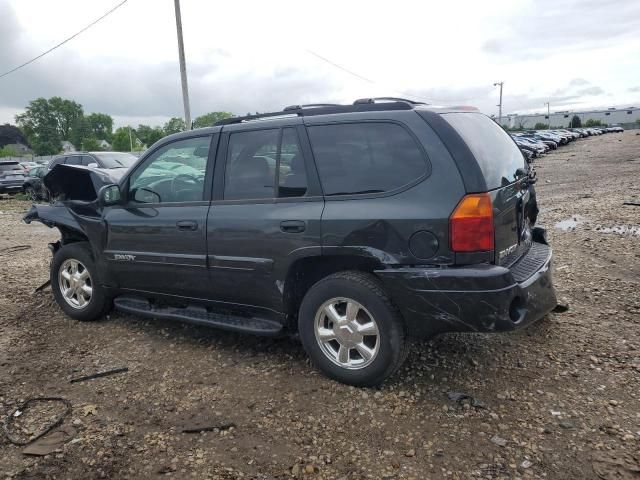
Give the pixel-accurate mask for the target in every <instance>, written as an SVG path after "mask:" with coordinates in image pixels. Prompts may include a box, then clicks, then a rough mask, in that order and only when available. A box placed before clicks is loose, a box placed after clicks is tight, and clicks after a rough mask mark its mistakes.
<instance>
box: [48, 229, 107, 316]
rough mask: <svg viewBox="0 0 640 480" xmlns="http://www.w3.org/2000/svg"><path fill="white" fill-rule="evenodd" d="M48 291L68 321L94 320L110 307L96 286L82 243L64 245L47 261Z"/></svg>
mask: <svg viewBox="0 0 640 480" xmlns="http://www.w3.org/2000/svg"><path fill="white" fill-rule="evenodd" d="M51 288H52V290H53V296H54V298H55V299H56V302H57V303H58V306H60V308H61V309H62V310H63V311H64V312H65V313H66V314H67V315H69V316H70V317H71V318H75V319H76V320H81V321H91V320H97V319H98V318H100V317H102V316H103V315H104V314H105V313H106V312H107V311H108V310H109V308H110V307H111V301H110V299H109V298H108V297H107V295H106V292H105V290H104V288H103V287H102V286H101V285H100V284H99V282H98V277H97V272H96V267H95V262H94V260H93V256H92V255H91V250H90V248H89V244H88V243H86V242H78V243H72V244H69V245H65V246H63V247H62V248H60V250H58V251H57V252H56V254H55V255H54V257H53V261H52V262H51Z"/></svg>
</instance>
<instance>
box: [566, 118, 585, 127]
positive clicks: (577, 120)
mask: <svg viewBox="0 0 640 480" xmlns="http://www.w3.org/2000/svg"><path fill="white" fill-rule="evenodd" d="M569 126H570V127H571V128H580V127H582V120H580V117H579V116H578V115H574V116H573V118H572V119H571V123H570V124H569Z"/></svg>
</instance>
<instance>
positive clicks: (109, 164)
mask: <svg viewBox="0 0 640 480" xmlns="http://www.w3.org/2000/svg"><path fill="white" fill-rule="evenodd" d="M95 156H96V157H98V158H99V159H100V161H101V162H102V164H103V165H104V168H129V167H131V166H132V165H133V164H134V163H136V162H137V161H138V158H137V157H136V156H134V155H131V154H130V153H98V154H95Z"/></svg>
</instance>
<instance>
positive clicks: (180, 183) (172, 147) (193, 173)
mask: <svg viewBox="0 0 640 480" xmlns="http://www.w3.org/2000/svg"><path fill="white" fill-rule="evenodd" d="M210 144H211V137H197V138H187V139H184V140H178V141H176V142H173V143H170V144H168V145H165V146H164V147H162V148H160V149H159V150H157V151H155V152H154V153H153V154H152V155H151V156H150V157H149V158H147V159H146V160H145V161H144V163H143V164H142V165H141V166H140V167H139V168H137V169H136V171H135V172H133V174H132V175H131V177H130V179H129V194H128V195H127V198H128V199H129V201H131V202H134V203H170V202H197V201H200V200H202V197H203V195H204V177H205V171H206V169H207V158H208V156H209V145H210Z"/></svg>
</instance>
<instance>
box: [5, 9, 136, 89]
mask: <svg viewBox="0 0 640 480" xmlns="http://www.w3.org/2000/svg"><path fill="white" fill-rule="evenodd" d="M128 1H129V0H123V1H122V2H120V3H119V4H118V5H116V6H115V7H113V8H112V9H111V10H109V11H108V12H107V13H105V14H104V15H102V16H101V17H100V18H98V19H96V20H94V21H93V22H91V23H90V24H89V25H87V26H86V27H84V28H83V29H82V30H80V31H78V32H76V33H74V34H73V35H71V36H70V37H69V38H67V39H66V40H63V41H62V42H60V43H58V44H57V45H55V46H53V47H51V48H50V49H49V50H47V51H46V52H43V53H41V54H40V55H38V56H37V57H33V58H32V59H31V60H29V61H27V62H24V63H23V64H22V65H18V66H17V67H15V68H13V69H11V70H9V71H8V72H4V73H3V74H1V75H0V78H3V77H6V76H7V75H9V74H10V73H13V72H15V71H16V70H20V69H21V68H22V67H26V66H27V65H29V64H30V63H33V62H35V61H36V60H38V59H40V58H42V57H44V56H45V55H46V54H48V53H51V52H53V51H54V50H55V49H56V48H58V47H61V46H62V45H64V44H65V43H67V42H68V41H69V40H73V39H74V38H76V37H77V36H78V35H80V34H81V33H83V32H85V31H87V30H88V29H89V28H91V27H93V26H94V25H95V24H96V23H98V22H99V21H100V20H102V19H103V18H105V17H107V16H109V15H110V14H112V13H113V12H115V11H116V10H117V9H118V8H120V7H121V6H122V5H124V4H125V3H127V2H128Z"/></svg>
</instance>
